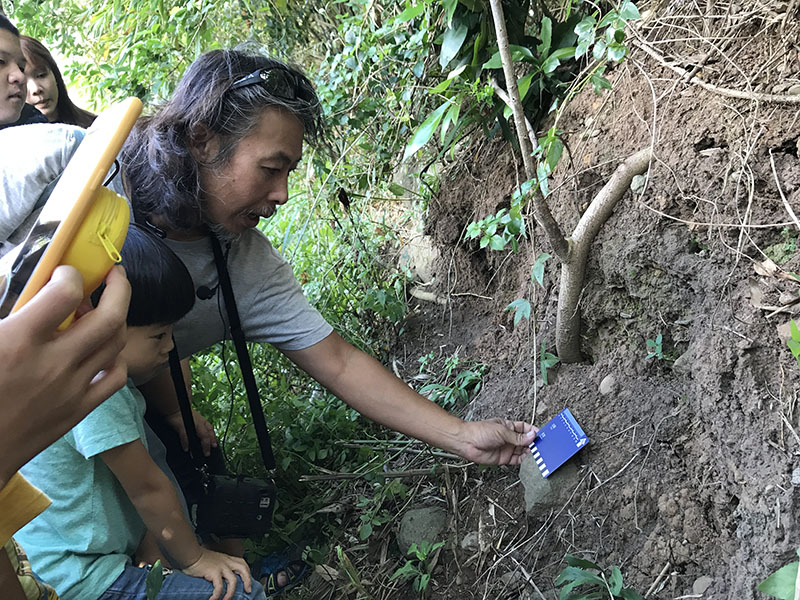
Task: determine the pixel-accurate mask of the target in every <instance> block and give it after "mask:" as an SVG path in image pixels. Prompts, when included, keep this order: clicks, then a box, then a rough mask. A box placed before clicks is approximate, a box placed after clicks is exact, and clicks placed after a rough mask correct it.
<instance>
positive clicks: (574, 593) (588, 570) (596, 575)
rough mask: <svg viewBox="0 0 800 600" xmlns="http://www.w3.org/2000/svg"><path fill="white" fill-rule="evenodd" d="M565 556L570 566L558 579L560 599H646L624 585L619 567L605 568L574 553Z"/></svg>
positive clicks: (557, 585)
mask: <svg viewBox="0 0 800 600" xmlns="http://www.w3.org/2000/svg"><path fill="white" fill-rule="evenodd" d="M564 558H565V559H566V561H567V564H568V565H569V566H567V567H565V568H564V570H563V571H561V574H560V575H559V576H558V579H556V587H559V588H561V592H560V594H559V600H605V599H607V600H644V598H643V597H642V596H641V595H640V594H639V593H638V592H636V591H635V590H633V589H631V588H627V587H623V584H622V572H621V571H620V570H619V567H616V566H614V567H611V568H610V569H608V570H604V569H603V568H602V567H599V566H598V565H596V564H594V563H593V562H590V561H588V560H584V559H582V558H578V557H577V556H573V555H572V554H567V555H566V556H565V557H564ZM576 588H582V589H580V590H576Z"/></svg>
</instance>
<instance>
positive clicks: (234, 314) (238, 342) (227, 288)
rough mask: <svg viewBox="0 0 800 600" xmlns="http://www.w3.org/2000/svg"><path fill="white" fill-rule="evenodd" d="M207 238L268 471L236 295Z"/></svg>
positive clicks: (265, 434) (263, 424) (271, 462)
mask: <svg viewBox="0 0 800 600" xmlns="http://www.w3.org/2000/svg"><path fill="white" fill-rule="evenodd" d="M209 239H210V240H211V250H212V251H213V252H214V262H215V263H216V265H217V275H218V276H219V286H220V289H221V290H222V299H223V300H224V303H225V312H227V313H228V327H229V328H230V332H231V338H233V345H234V346H235V347H236V355H237V357H238V358H239V368H240V370H241V372H242V381H243V382H244V389H245V391H246V393H247V401H248V402H249V403H250V413H251V415H252V417H253V427H255V430H256V437H257V438H258V446H259V448H260V449H261V460H263V461H264V467H265V468H266V469H267V471H271V470H272V469H274V468H275V456H274V455H273V453H272V443H271V441H270V437H269V430H268V429H267V421H266V419H265V418H264V407H263V406H262V405H261V398H260V397H259V395H258V387H257V386H256V378H255V376H254V375H253V363H252V362H251V361H250V353H249V352H248V351H247V345H246V344H245V339H244V332H243V331H242V323H241V321H240V320H239V311H238V310H237V308H236V298H234V296H233V286H231V278H230V275H229V274H228V266H227V264H226V260H225V256H224V255H223V253H222V246H221V245H220V243H219V240H218V239H217V236H216V235H214V234H213V233H211V234H209Z"/></svg>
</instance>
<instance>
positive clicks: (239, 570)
mask: <svg viewBox="0 0 800 600" xmlns="http://www.w3.org/2000/svg"><path fill="white" fill-rule="evenodd" d="M181 570H182V571H183V572H184V573H186V575H190V576H192V577H202V578H203V579H205V580H206V581H210V582H211V583H212V584H213V585H214V593H213V594H212V595H211V597H210V598H209V600H218V599H219V598H220V597H221V595H222V589H223V586H222V582H223V581H225V583H226V584H227V589H226V591H225V596H224V597H222V599H223V600H230V599H231V598H232V597H233V594H234V592H235V591H236V576H237V575H238V576H239V577H241V578H242V583H243V584H244V590H245V591H246V592H247V593H248V594H249V593H250V591H251V582H250V569H249V568H248V566H247V563H246V562H244V559H241V558H235V557H233V556H228V555H227V554H221V553H219V552H214V551H212V550H206V549H205V548H204V549H203V552H202V554H201V555H200V558H199V559H197V561H195V562H194V563H193V564H191V565H189V566H188V567H186V568H185V569H181Z"/></svg>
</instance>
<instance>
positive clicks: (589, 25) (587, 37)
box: [575, 15, 595, 44]
mask: <svg viewBox="0 0 800 600" xmlns="http://www.w3.org/2000/svg"><path fill="white" fill-rule="evenodd" d="M594 24H595V18H594V17H592V16H591V15H590V16H588V17H583V19H581V21H580V23H578V24H577V25H575V33H576V34H577V35H578V39H579V40H580V41H581V43H583V42H589V43H590V44H591V43H592V42H593V41H594Z"/></svg>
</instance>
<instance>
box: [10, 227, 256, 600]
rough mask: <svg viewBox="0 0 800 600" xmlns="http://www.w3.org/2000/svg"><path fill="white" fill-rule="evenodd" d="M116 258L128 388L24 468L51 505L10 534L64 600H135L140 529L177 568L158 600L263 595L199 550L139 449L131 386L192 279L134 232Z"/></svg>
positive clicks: (244, 575) (176, 314)
mask: <svg viewBox="0 0 800 600" xmlns="http://www.w3.org/2000/svg"><path fill="white" fill-rule="evenodd" d="M122 256H123V266H124V267H125V268H126V271H127V276H128V280H129V281H130V284H131V302H130V308H129V310H128V331H127V343H126V345H125V348H124V349H123V351H122V356H123V358H124V359H125V360H126V361H127V364H128V376H129V378H130V379H129V382H128V386H127V387H125V388H123V389H122V390H120V391H119V392H117V393H116V394H114V395H113V396H112V397H111V398H109V399H108V400H106V401H105V402H104V403H103V404H101V405H100V406H99V407H98V408H97V409H95V410H94V411H93V412H91V413H90V414H89V415H88V416H87V417H86V418H85V419H84V420H83V421H81V422H80V423H79V424H78V425H77V426H75V427H74V428H73V429H72V430H71V431H70V432H68V433H67V434H66V435H65V436H63V437H62V438H61V439H59V440H58V441H56V442H55V443H54V444H53V445H52V446H50V447H49V448H47V449H46V450H44V451H43V452H42V453H41V454H39V455H38V456H36V457H35V458H34V459H33V460H31V461H30V462H29V463H28V464H27V465H25V466H24V467H23V468H22V470H21V472H22V473H23V474H24V475H25V477H27V478H28V479H29V480H30V481H31V482H32V483H33V484H34V485H36V486H38V487H39V488H41V489H42V491H44V492H45V493H46V494H47V495H48V496H50V498H51V499H52V501H53V503H52V505H51V506H50V508H48V509H46V510H45V511H44V512H43V513H42V514H41V515H40V516H39V517H37V518H35V519H34V520H33V521H31V522H30V523H29V524H28V525H26V526H25V527H24V528H23V529H22V530H21V531H20V532H19V535H18V536H17V537H18V539H19V541H20V543H21V544H22V545H23V546H24V547H25V549H26V551H27V553H28V556H29V557H30V560H31V565H32V566H33V569H34V570H35V571H36V574H37V575H38V576H40V577H41V578H42V579H43V580H45V581H47V582H48V583H50V584H51V585H53V587H55V589H56V591H57V592H58V594H59V596H60V597H61V598H62V599H63V600H101V599H102V600H111V599H113V600H125V599H130V600H134V599H140V598H144V596H145V586H146V579H147V575H148V572H149V570H148V568H146V567H145V568H140V567H138V566H136V565H134V564H132V557H133V555H134V553H135V552H136V550H137V548H138V547H139V545H140V543H141V542H142V539H143V538H144V537H145V533H147V535H148V536H151V535H152V536H154V537H155V539H156V541H157V543H158V545H159V547H160V548H161V550H162V551H163V553H164V556H166V557H167V558H168V559H169V562H170V564H171V566H172V567H173V568H174V569H175V571H172V572H169V573H168V574H167V576H166V577H165V579H164V585H163V587H162V589H161V592H160V593H159V595H158V597H159V598H160V599H161V600H169V599H171V598H176V599H177V598H181V599H182V600H186V599H190V598H197V599H198V600H199V599H205V598H212V599H217V598H221V597H224V598H225V600H231V599H232V598H236V599H241V600H245V599H248V600H250V599H255V600H257V599H263V598H264V592H263V589H262V587H261V585H260V584H258V583H257V582H253V583H252V584H251V580H250V575H249V570H248V567H247V564H246V563H245V562H244V561H243V560H242V559H241V558H235V557H233V556H228V555H226V554H221V553H217V552H212V551H210V550H207V549H205V548H202V547H201V546H200V545H199V544H198V542H197V538H196V537H195V535H194V532H193V530H192V527H191V525H190V524H189V522H188V521H187V519H186V516H185V513H184V512H183V509H182V508H181V504H180V501H179V499H178V496H177V492H176V489H175V487H174V486H173V484H172V483H171V482H170V480H169V479H168V478H167V476H166V475H165V474H164V472H163V471H162V470H161V469H160V468H159V467H158V466H157V465H156V463H155V462H153V460H152V458H150V455H149V453H148V449H147V442H146V436H145V429H144V420H143V418H144V409H145V403H144V399H143V398H142V396H141V394H139V392H138V391H137V390H136V388H135V387H134V386H133V383H134V382H135V381H137V380H141V379H147V378H149V377H150V376H152V374H153V372H154V371H156V370H158V369H160V368H162V367H163V366H164V364H165V363H166V362H167V361H168V354H169V351H170V350H171V349H172V346H173V343H172V324H173V323H174V322H175V321H177V320H179V319H180V318H182V317H183V316H184V315H185V314H186V313H187V312H188V311H189V310H190V309H191V308H192V305H193V304H194V285H193V283H192V279H191V276H190V275H189V272H188V271H187V269H186V267H185V266H184V265H183V263H182V262H181V260H180V259H179V258H178V257H177V256H176V255H175V253H174V252H172V250H170V249H169V248H168V247H167V246H166V245H165V244H164V243H163V242H162V241H161V240H160V239H158V238H157V237H155V236H154V235H153V234H151V233H150V232H149V231H147V230H146V229H143V228H141V227H139V226H136V225H134V226H131V228H130V230H129V232H128V238H127V240H126V241H125V245H124V247H123V249H122ZM237 576H238V577H237ZM223 592H224V596H223Z"/></svg>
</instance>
